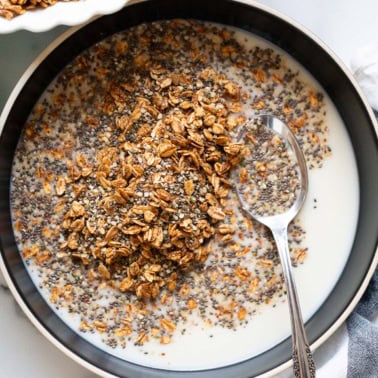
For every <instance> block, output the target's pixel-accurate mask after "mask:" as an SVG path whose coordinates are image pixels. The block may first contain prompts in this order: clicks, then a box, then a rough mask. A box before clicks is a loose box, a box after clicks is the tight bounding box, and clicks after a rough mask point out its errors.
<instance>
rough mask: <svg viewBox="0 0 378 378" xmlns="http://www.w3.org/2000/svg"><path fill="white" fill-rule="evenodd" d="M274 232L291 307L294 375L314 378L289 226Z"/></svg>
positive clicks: (312, 360)
mask: <svg viewBox="0 0 378 378" xmlns="http://www.w3.org/2000/svg"><path fill="white" fill-rule="evenodd" d="M272 234H273V237H274V240H275V241H276V244H277V249H278V253H279V256H280V259H281V264H282V270H283V275H284V279H285V284H286V291H287V298H288V302H289V308H290V320H291V328H292V336H293V371H294V376H295V377H298V378H314V377H315V371H316V369H315V363H314V359H313V357H312V353H311V349H310V347H309V344H308V341H307V337H306V333H305V329H304V325H303V319H302V314H301V309H300V305H299V300H298V294H297V289H296V286H295V281H294V276H293V272H292V267H291V260H290V254H289V246H288V239H287V227H277V228H275V229H273V228H272Z"/></svg>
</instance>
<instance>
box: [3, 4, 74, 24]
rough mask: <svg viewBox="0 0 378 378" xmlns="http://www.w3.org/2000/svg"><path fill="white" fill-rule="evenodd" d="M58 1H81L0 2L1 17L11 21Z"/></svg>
mask: <svg viewBox="0 0 378 378" xmlns="http://www.w3.org/2000/svg"><path fill="white" fill-rule="evenodd" d="M58 1H64V2H69V1H80V0H0V17H3V18H5V19H7V20H11V19H12V18H13V17H15V16H19V15H21V14H24V13H25V12H26V11H29V10H32V9H36V8H47V7H49V6H51V5H54V4H56V3H57V2H58Z"/></svg>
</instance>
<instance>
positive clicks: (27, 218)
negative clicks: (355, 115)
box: [11, 20, 330, 347]
mask: <svg viewBox="0 0 378 378" xmlns="http://www.w3.org/2000/svg"><path fill="white" fill-rule="evenodd" d="M267 112H269V113H273V114H276V115H279V116H280V117H281V118H283V119H284V120H285V121H286V122H287V123H288V124H289V125H290V127H291V128H292V130H293V131H294V132H295V134H296V136H297V137H298V139H299V141H300V143H301V146H302V149H303V151H304V153H305V155H306V159H307V162H308V164H309V166H310V168H312V167H319V166H321V165H322V162H323V159H324V158H325V157H326V156H328V155H329V154H330V149H329V147H328V145H327V140H326V133H327V127H326V125H325V117H324V106H323V99H322V95H321V94H320V93H317V92H315V91H314V90H313V89H312V88H311V87H310V86H308V85H306V84H304V83H303V82H301V81H300V79H299V77H298V73H294V72H292V71H291V70H290V69H288V68H287V67H286V66H285V63H284V61H283V60H282V59H281V56H280V55H279V54H277V53H275V52H274V51H273V50H272V49H270V48H260V47H258V46H256V47H254V48H245V47H244V46H243V42H242V41H240V40H236V39H235V38H234V35H233V31H232V30H231V29H227V28H224V27H221V26H216V25H212V24H206V23H202V22H198V21H184V20H172V21H161V22H154V23H151V24H142V25H140V26H137V27H133V28H130V29H129V30H126V31H124V32H121V33H118V34H115V35H114V36H111V37H109V38H107V39H105V40H104V41H102V42H100V43H97V44H96V45H94V46H92V47H91V48H90V49H88V50H86V51H84V52H83V53H82V54H81V55H80V56H78V57H77V58H76V59H75V60H74V61H73V62H72V63H71V64H69V65H68V66H67V67H66V68H65V69H64V70H63V71H62V72H61V73H60V74H59V75H58V77H57V78H56V80H55V81H54V82H53V83H52V84H51V85H50V87H49V88H48V90H47V91H46V93H45V94H44V95H43V96H42V98H41V99H40V101H39V102H38V103H37V105H36V106H35V108H34V110H33V112H32V114H31V116H30V118H29V120H28V122H27V124H26V126H25V130H24V133H23V136H22V138H21V140H20V143H19V145H18V148H17V151H16V155H15V161H14V168H13V181H12V191H11V202H12V209H13V218H14V229H15V234H16V239H17V243H18V245H19V248H20V250H21V251H22V254H23V257H24V259H25V261H26V263H27V264H28V265H29V266H30V267H31V268H33V269H37V271H38V274H39V276H40V277H41V285H40V286H41V289H42V290H43V292H44V293H45V294H46V296H47V297H48V298H49V301H50V303H52V305H53V306H54V307H56V308H57V309H59V308H67V309H68V311H69V312H70V313H72V314H78V316H80V319H81V326H80V328H81V330H82V331H83V332H94V331H97V332H100V333H102V334H103V335H104V342H105V343H106V344H108V345H110V346H111V347H116V346H118V345H121V346H122V347H125V346H126V342H128V341H132V342H133V343H136V344H143V343H144V342H146V341H147V340H151V339H157V340H159V341H160V343H162V344H167V343H169V342H170V341H171V337H172V336H173V335H174V333H175V332H177V331H178V332H182V333H184V332H185V322H186V320H187V319H188V318H189V317H190V316H192V315H195V316H197V317H198V318H199V319H202V321H203V322H204V323H206V324H208V325H219V326H223V327H228V328H231V329H235V327H237V326H238V325H243V324H247V323H248V319H249V318H250V317H251V316H252V314H253V313H254V312H255V311H256V306H258V305H260V304H262V303H274V301H275V299H277V298H279V297H280V296H282V295H283V294H284V285H283V278H282V272H281V268H280V266H279V263H278V262H279V259H278V255H277V252H276V249H275V245H274V242H273V240H272V238H271V236H270V234H269V232H268V231H267V230H266V229H265V228H264V227H263V226H261V225H259V224H255V223H253V222H252V221H251V220H250V219H248V218H247V217H245V216H244V215H243V213H241V212H240V211H239V208H238V202H237V198H236V195H235V193H234V192H233V190H232V182H231V181H230V173H231V171H232V169H233V167H235V166H236V165H237V164H239V162H240V161H241V159H242V158H243V155H244V152H245V151H244V148H245V147H244V146H243V144H239V143H236V142H235V140H236V135H237V131H238V128H240V127H242V125H244V124H245V123H246V122H247V121H248V119H249V118H250V117H251V114H252V115H253V114H259V113H267ZM304 234H305V232H304V230H303V228H302V227H301V226H300V224H299V223H298V222H296V223H294V224H292V225H291V227H290V229H289V235H290V240H291V249H292V251H293V255H292V258H293V261H294V262H295V263H299V262H302V261H303V260H304V259H305V256H306V247H305V246H303V243H302V240H303V238H304ZM109 303H110V304H109ZM141 319H142V320H141Z"/></svg>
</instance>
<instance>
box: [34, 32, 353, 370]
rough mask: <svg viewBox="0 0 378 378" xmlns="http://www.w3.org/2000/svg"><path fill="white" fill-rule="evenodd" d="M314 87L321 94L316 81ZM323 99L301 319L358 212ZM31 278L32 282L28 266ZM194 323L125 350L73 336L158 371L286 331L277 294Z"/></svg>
mask: <svg viewBox="0 0 378 378" xmlns="http://www.w3.org/2000/svg"><path fill="white" fill-rule="evenodd" d="M238 33H240V38H241V39H242V40H244V39H245V38H248V44H249V45H250V46H251V47H252V46H255V45H259V46H262V47H274V49H275V50H279V49H278V48H277V47H275V46H273V45H271V44H269V43H267V42H266V41H264V40H262V39H261V38H258V37H255V36H252V35H250V34H247V33H246V32H243V31H239V32H238ZM280 53H281V54H282V55H283V56H284V57H285V58H286V59H287V60H288V66H290V67H292V69H293V71H297V70H298V69H299V70H300V71H301V78H302V79H304V80H305V81H307V82H311V83H312V85H314V84H315V83H314V79H313V78H312V77H311V76H310V75H309V74H308V73H307V71H306V70H305V69H304V68H303V67H301V66H300V65H299V64H298V63H296V62H295V61H293V59H292V58H290V57H289V56H288V55H287V54H285V53H284V52H282V51H281V52H280ZM315 85H316V84H315ZM317 87H318V88H319V90H320V91H321V92H322V93H325V92H324V90H322V88H320V87H319V85H317ZM325 103H326V111H327V123H328V127H329V130H330V132H329V144H330V146H331V148H332V157H330V158H328V159H326V160H325V162H324V166H323V168H321V169H314V170H311V171H310V172H309V193H308V196H307V200H306V203H305V206H304V208H303V210H302V212H301V214H300V218H301V220H302V225H303V227H304V229H305V230H306V232H307V236H306V240H305V245H306V246H308V248H309V250H308V257H307V259H306V260H305V262H304V264H302V265H300V266H299V267H298V268H295V269H294V273H295V278H296V283H297V288H298V292H299V297H300V302H301V306H302V311H303V316H304V319H305V320H308V319H309V318H310V317H311V316H312V315H313V314H314V313H315V312H316V311H317V309H319V307H320V306H321V305H322V303H323V302H324V300H325V299H326V298H327V296H328V295H329V293H330V292H331V291H332V289H333V287H334V285H335V284H336V282H337V280H338V278H339V277H340V274H341V272H342V270H343V268H344V265H345V263H346V261H347V259H348V256H349V253H350V249H351V246H352V243H353V239H354V234H355V229H356V223H357V216H358V209H359V186H358V174H357V168H356V162H355V157H354V154H353V150H352V146H351V143H350V140H349V137H348V135H347V132H346V130H345V127H344V124H343V122H342V120H341V118H340V116H339V114H338V113H337V111H336V109H335V107H334V105H333V103H332V102H331V101H330V99H329V98H328V97H327V96H325ZM314 198H316V201H317V202H316V203H314ZM314 205H316V209H314ZM31 275H32V278H33V280H34V282H35V283H36V286H37V287H38V275H37V272H36V271H35V270H34V269H33V271H31ZM58 314H59V316H61V317H62V318H63V319H64V321H65V322H66V323H67V324H68V325H69V326H70V327H71V328H72V329H73V330H75V331H76V330H77V329H78V326H79V318H78V316H76V317H73V316H72V315H69V314H68V313H67V312H66V310H59V311H58ZM197 320H198V319H197ZM197 320H196V319H193V321H192V323H193V324H192V325H191V324H190V323H187V324H185V328H186V333H185V335H178V334H176V336H175V338H174V340H173V342H172V343H171V344H169V345H160V344H159V341H151V342H149V343H146V344H145V345H143V347H141V346H134V345H133V343H132V342H129V343H127V346H126V348H125V349H122V348H120V347H117V348H116V349H112V348H110V347H108V346H106V345H105V344H104V343H102V342H101V335H100V334H97V333H96V334H90V333H85V334H83V333H80V335H81V337H83V338H85V339H86V340H88V341H89V342H91V343H93V344H94V345H96V346H97V347H98V348H100V349H103V350H105V351H107V352H108V353H110V354H113V355H115V356H117V357H120V358H122V359H125V360H128V361H130V362H134V363H137V364H141V365H145V366H150V367H156V368H164V369H174V370H199V369H208V368H214V367H219V366H225V365H228V364H232V363H236V362H240V361H243V360H246V359H248V358H251V357H253V356H256V355H258V354H259V353H262V352H264V351H266V350H268V349H269V348H271V347H273V346H274V345H276V344H277V343H279V342H280V341H282V340H283V339H285V338H287V337H289V336H290V333H291V330H290V323H289V310H288V306H287V303H286V299H281V301H280V302H279V303H277V305H276V306H275V307H272V306H260V307H258V312H257V314H256V315H255V316H253V317H252V318H251V320H250V321H249V323H248V325H247V326H246V327H241V328H240V329H238V330H237V331H233V330H229V329H225V328H221V327H206V326H205V325H203V322H201V321H199V322H198V324H197V325H196V323H197ZM145 352H148V354H145Z"/></svg>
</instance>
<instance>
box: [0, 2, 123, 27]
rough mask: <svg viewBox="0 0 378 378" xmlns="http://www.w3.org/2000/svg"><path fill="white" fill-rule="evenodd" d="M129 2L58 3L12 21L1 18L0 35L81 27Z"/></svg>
mask: <svg viewBox="0 0 378 378" xmlns="http://www.w3.org/2000/svg"><path fill="white" fill-rule="evenodd" d="M127 2H128V0H80V1H70V2H58V3H57V4H55V5H53V6H50V7H48V8H46V9H36V10H33V11H27V12H25V13H24V14H22V15H20V16H16V17H14V18H13V19H11V20H6V19H4V18H1V17H0V34H6V33H11V32H14V31H17V30H28V31H31V32H44V31H47V30H50V29H52V28H54V27H55V26H58V25H69V26H74V25H79V24H82V23H84V22H86V21H88V20H90V19H91V18H92V17H95V16H99V15H103V14H110V13H114V12H116V11H118V10H119V9H121V8H122V7H123V6H124V5H125V4H126V3H127Z"/></svg>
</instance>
